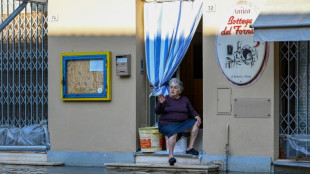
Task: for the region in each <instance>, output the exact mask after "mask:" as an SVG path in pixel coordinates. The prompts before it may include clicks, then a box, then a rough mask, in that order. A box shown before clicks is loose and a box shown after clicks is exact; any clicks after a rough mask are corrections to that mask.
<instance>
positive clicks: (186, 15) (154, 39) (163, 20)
mask: <svg viewBox="0 0 310 174" xmlns="http://www.w3.org/2000/svg"><path fill="white" fill-rule="evenodd" d="M202 4H203V1H202V0H195V1H174V2H163V3H156V2H151V3H145V4H144V36H145V54H146V68H147V75H148V79H149V82H150V84H151V85H152V86H154V90H153V91H152V93H151V94H150V96H151V95H155V96H157V95H159V94H163V95H167V94H169V86H168V84H167V83H168V82H169V80H170V79H171V77H172V76H173V74H174V73H175V71H176V70H177V68H178V67H179V65H180V64H181V62H182V59H183V57H184V55H185V53H186V51H187V49H188V47H189V44H190V42H191V40H192V38H193V36H194V33H195V31H196V28H197V25H198V23H199V21H200V18H201V16H202V10H203V9H202Z"/></svg>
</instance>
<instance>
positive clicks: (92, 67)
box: [89, 60, 103, 71]
mask: <svg viewBox="0 0 310 174" xmlns="http://www.w3.org/2000/svg"><path fill="white" fill-rule="evenodd" d="M89 71H103V60H91V61H90V64H89Z"/></svg>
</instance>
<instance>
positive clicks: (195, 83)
mask: <svg viewBox="0 0 310 174" xmlns="http://www.w3.org/2000/svg"><path fill="white" fill-rule="evenodd" d="M202 66H203V65H202V18H201V19H200V22H199V24H198V27H197V29H196V32H195V35H194V37H193V39H192V42H191V44H190V46H189V47H188V50H187V52H186V54H185V56H184V59H183V61H182V63H181V65H180V68H179V78H180V80H181V81H182V82H183V86H184V90H183V92H182V94H183V95H185V96H187V97H188V98H189V99H190V101H191V104H192V105H193V107H194V108H195V110H196V111H197V112H198V113H199V114H200V116H201V118H202V108H203V90H202V76H203V75H202V74H203V71H202ZM201 127H202V125H201Z"/></svg>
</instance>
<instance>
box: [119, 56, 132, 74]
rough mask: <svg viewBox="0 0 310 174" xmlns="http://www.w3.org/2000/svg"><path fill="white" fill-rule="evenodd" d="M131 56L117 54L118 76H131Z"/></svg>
mask: <svg viewBox="0 0 310 174" xmlns="http://www.w3.org/2000/svg"><path fill="white" fill-rule="evenodd" d="M130 62H131V56H130V54H127V55H117V56H116V75H118V76H129V75H130V69H131V63H130Z"/></svg>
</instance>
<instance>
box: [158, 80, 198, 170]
mask: <svg viewBox="0 0 310 174" xmlns="http://www.w3.org/2000/svg"><path fill="white" fill-rule="evenodd" d="M169 87H170V94H169V95H167V96H162V95H159V96H158V101H159V102H158V104H157V106H156V108H155V113H156V114H160V118H159V123H158V128H159V131H160V132H161V133H162V134H164V135H166V136H168V146H169V161H168V162H169V164H170V165H174V163H176V159H175V158H174V156H173V150H174V147H175V144H176V141H177V140H179V139H180V138H181V137H182V136H189V135H190V142H189V145H188V147H187V149H186V153H188V154H192V155H198V151H197V150H195V149H194V148H193V145H194V142H195V139H196V137H197V134H198V130H199V126H200V124H201V119H200V116H199V114H198V113H197V112H196V111H195V109H194V108H193V107H192V105H191V103H190V101H189V99H188V98H187V97H185V96H182V95H180V94H181V92H182V90H183V85H182V82H181V81H180V80H178V79H176V78H173V79H171V80H170V82H169Z"/></svg>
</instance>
